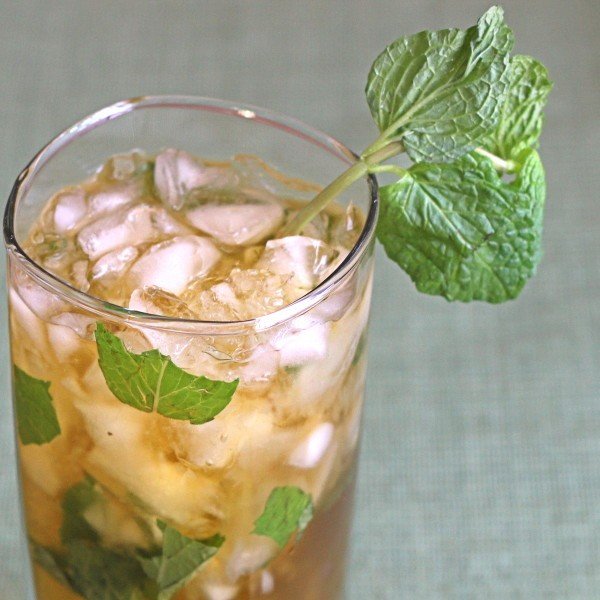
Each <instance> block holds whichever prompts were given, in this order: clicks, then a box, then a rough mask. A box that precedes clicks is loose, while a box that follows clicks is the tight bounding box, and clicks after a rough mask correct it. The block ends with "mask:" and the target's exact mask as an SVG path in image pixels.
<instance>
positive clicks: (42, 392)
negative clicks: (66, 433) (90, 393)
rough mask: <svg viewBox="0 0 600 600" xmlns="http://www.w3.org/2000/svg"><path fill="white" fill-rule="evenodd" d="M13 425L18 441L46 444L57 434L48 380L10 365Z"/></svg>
mask: <svg viewBox="0 0 600 600" xmlns="http://www.w3.org/2000/svg"><path fill="white" fill-rule="evenodd" d="M13 384H14V394H15V412H16V416H17V429H18V431H19V438H20V440H21V443H22V444H38V445H40V444H47V443H48V442H51V441H52V440H53V439H54V438H55V437H56V436H57V435H60V425H59V423H58V417H57V416H56V410H55V408H54V404H53V403H52V396H51V395H50V392H49V388H50V382H49V381H42V380H41V379H36V378H35V377H32V376H31V375H28V374H27V373H25V371H23V370H21V369H19V367H17V366H16V365H13Z"/></svg>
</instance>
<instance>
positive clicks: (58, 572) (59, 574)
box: [29, 540, 71, 587]
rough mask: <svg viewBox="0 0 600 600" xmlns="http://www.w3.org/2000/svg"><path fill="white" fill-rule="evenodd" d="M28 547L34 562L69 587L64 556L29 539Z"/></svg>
mask: <svg viewBox="0 0 600 600" xmlns="http://www.w3.org/2000/svg"><path fill="white" fill-rule="evenodd" d="M29 548H30V551H31V558H32V559H33V561H34V562H35V563H36V564H38V565H39V566H40V567H42V569H44V570H45V571H47V572H48V573H49V574H50V575H52V577H54V579H56V580H57V581H58V582H59V583H62V584H63V585H64V586H66V587H71V582H70V581H69V578H68V575H67V566H66V564H65V561H64V558H63V557H62V556H61V555H60V554H59V553H58V552H56V551H55V550H52V549H50V548H46V547H45V546H42V545H41V544H38V543H37V542H34V541H33V540H30V542H29Z"/></svg>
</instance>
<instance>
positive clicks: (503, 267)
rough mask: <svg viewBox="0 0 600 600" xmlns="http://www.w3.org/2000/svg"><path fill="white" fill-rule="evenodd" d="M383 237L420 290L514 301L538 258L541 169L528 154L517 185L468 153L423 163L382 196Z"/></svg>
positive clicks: (536, 159) (380, 226)
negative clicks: (443, 161)
mask: <svg viewBox="0 0 600 600" xmlns="http://www.w3.org/2000/svg"><path fill="white" fill-rule="evenodd" d="M380 195H381V214H380V220H379V224H378V232H377V234H378V238H379V240H380V241H381V242H382V244H383V246H384V248H385V251H386V253H387V255H388V256H389V257H390V258H391V259H392V260H394V261H395V262H396V263H398V265H400V267H402V268H403V269H404V270H405V271H406V272H407V273H408V274H409V276H410V277H411V279H412V280H413V281H414V282H415V285H416V286H417V289H418V290H419V291H421V292H424V293H426V294H436V295H441V296H444V297H445V298H447V299H448V300H461V301H465V302H466V301H470V300H485V301H487V302H494V303H495V302H503V301H505V300H509V299H512V298H515V297H516V296H517V295H518V293H519V292H520V290H521V289H522V287H523V285H524V284H525V282H526V280H527V279H528V278H529V277H531V275H532V274H533V273H534V272H535V269H536V266H537V264H538V262H539V260H540V257H541V250H540V245H541V232H542V215H543V206H544V196H545V182H544V170H543V167H542V163H541V161H540V159H539V156H538V154H537V152H535V151H534V150H530V151H527V152H526V154H525V155H523V166H522V168H521V171H520V173H519V174H518V176H517V178H516V179H515V181H513V182H512V183H505V182H504V181H503V180H502V179H501V178H500V177H499V176H498V174H497V172H496V170H495V169H494V167H493V165H492V164H491V162H490V161H489V160H488V159H486V158H483V157H480V156H478V155H476V154H470V155H467V156H465V157H463V158H462V159H460V160H459V161H457V162H455V163H452V164H419V165H414V166H413V167H411V168H410V169H409V170H408V172H407V174H406V175H405V176H404V177H403V178H402V179H400V180H399V181H398V182H397V183H394V184H391V185H387V186H384V187H383V188H381V190H380Z"/></svg>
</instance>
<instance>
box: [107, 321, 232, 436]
mask: <svg viewBox="0 0 600 600" xmlns="http://www.w3.org/2000/svg"><path fill="white" fill-rule="evenodd" d="M96 346H97V348H98V363H99V364H100V369H101V370H102V373H103V374H104V378H105V380H106V383H107V385H108V387H109V389H110V391H111V392H112V393H113V394H114V395H115V396H116V397H117V398H118V399H119V400H120V401H121V402H123V403H124V404H128V405H129V406H132V407H133V408H136V409H138V410H141V411H144V412H153V411H156V412H158V413H159V414H161V415H163V416H165V417H168V418H170V419H180V420H184V421H190V423H192V424H194V425H198V424H201V423H206V422H207V421H210V420H212V419H213V418H214V417H215V416H216V415H218V414H219V413H220V412H221V411H222V410H223V409H224V408H225V407H226V406H227V405H228V404H229V402H230V401H231V397H232V396H233V394H234V392H235V390H236V388H237V385H238V380H237V379H236V380H235V381H231V382H226V381H213V380H211V379H208V378H207V377H203V376H196V375H191V374H190V373H187V372H186V371H184V370H183V369H180V368H179V367H178V366H176V365H175V364H174V363H173V362H172V361H171V359H170V358H169V357H168V356H164V355H162V354H161V353H160V352H159V351H158V350H148V351H146V352H142V353H141V354H134V353H133V352H129V350H127V348H125V345H124V344H123V342H122V341H121V340H120V339H119V338H118V337H117V336H116V335H114V334H112V333H111V332H110V331H108V329H106V327H105V326H104V325H103V324H102V323H98V326H97V328H96Z"/></svg>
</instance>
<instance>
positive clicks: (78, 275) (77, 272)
mask: <svg viewBox="0 0 600 600" xmlns="http://www.w3.org/2000/svg"><path fill="white" fill-rule="evenodd" d="M88 265H89V263H88V261H87V260H78V261H75V262H74V263H73V264H72V265H71V281H72V282H73V284H74V285H75V287H76V288H77V289H78V290H81V291H82V292H87V291H88V290H89V289H90V282H89V280H88Z"/></svg>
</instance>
